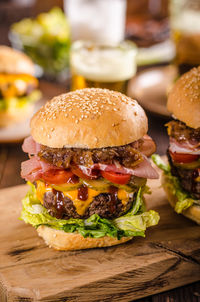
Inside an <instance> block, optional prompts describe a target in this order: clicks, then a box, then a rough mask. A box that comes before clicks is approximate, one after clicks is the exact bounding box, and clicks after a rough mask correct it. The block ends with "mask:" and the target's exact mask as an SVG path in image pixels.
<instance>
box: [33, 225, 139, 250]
mask: <svg viewBox="0 0 200 302" xmlns="http://www.w3.org/2000/svg"><path fill="white" fill-rule="evenodd" d="M37 232H38V235H39V236H40V237H42V238H43V239H44V241H45V243H46V244H47V245H48V246H49V247H52V248H54V249H56V250H65V251H70V250H82V249H89V248H96V247H105V246H112V245H117V244H121V243H124V242H126V241H128V240H131V239H132V238H133V237H122V238H121V239H120V240H118V239H117V238H113V237H109V236H104V237H101V238H89V237H87V238H84V237H83V236H82V235H80V234H78V233H66V232H64V231H60V230H55V229H52V228H50V227H47V226H45V225H41V226H39V227H38V228H37Z"/></svg>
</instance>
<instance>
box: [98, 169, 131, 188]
mask: <svg viewBox="0 0 200 302" xmlns="http://www.w3.org/2000/svg"><path fill="white" fill-rule="evenodd" d="M101 175H102V176H103V177H104V178H105V179H107V180H109V181H111V182H113V183H115V184H119V185H125V184H127V183H128V182H129V180H130V178H131V175H130V174H120V173H115V172H106V171H101Z"/></svg>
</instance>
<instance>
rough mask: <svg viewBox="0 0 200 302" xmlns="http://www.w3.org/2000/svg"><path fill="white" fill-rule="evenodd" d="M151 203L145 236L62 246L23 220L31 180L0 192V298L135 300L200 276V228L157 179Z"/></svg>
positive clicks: (7, 300) (8, 301) (86, 301)
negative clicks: (154, 220) (156, 219)
mask: <svg viewBox="0 0 200 302" xmlns="http://www.w3.org/2000/svg"><path fill="white" fill-rule="evenodd" d="M149 185H150V186H151V187H152V189H153V193H152V195H150V196H148V197H147V202H148V206H149V208H153V209H155V210H157V211H158V212H159V213H160V216H161V219H160V223H159V225H158V226H155V227H152V228H149V229H148V231H147V233H146V238H139V237H137V238H134V239H133V240H132V241H130V242H128V243H125V244H123V245H119V246H114V247H109V248H101V249H91V250H83V251H72V252H59V251H55V250H53V249H50V248H48V247H46V245H45V243H44V242H43V240H42V239H40V238H39V237H38V236H37V233H36V230H35V229H34V228H33V227H31V226H30V225H26V224H25V223H24V222H23V221H20V220H18V217H19V215H20V210H21V203H20V200H21V198H22V197H23V196H24V195H25V193H26V191H27V186H26V185H22V186H17V187H12V188H7V189H3V190H1V191H0V215H1V218H0V232H1V233H0V301H1V302H13V301H14V302H17V301H18V302H20V301H23V302H31V301H45V302H47V301H48V302H55V301H60V302H67V301H69V302H73V301H78V302H81V301H84V302H90V301H123V302H124V301H132V300H135V299H138V298H141V297H144V296H148V295H153V294H156V293H159V292H162V291H165V290H168V289H172V288H175V287H178V286H181V285H185V284H188V283H192V282H194V281H197V280H200V226H197V225H196V224H195V223H194V222H192V221H190V220H188V219H186V218H185V217H183V216H182V215H177V214H176V213H174V212H173V210H172V209H171V207H170V206H169V205H168V203H167V201H166V197H165V194H164V192H163V190H162V189H161V188H160V182H159V181H158V180H154V181H151V182H150V183H149Z"/></svg>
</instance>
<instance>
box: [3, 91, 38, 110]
mask: <svg viewBox="0 0 200 302" xmlns="http://www.w3.org/2000/svg"><path fill="white" fill-rule="evenodd" d="M40 98H41V92H40V90H37V89H35V90H33V91H32V92H31V93H30V94H29V95H26V96H21V97H10V98H4V99H0V110H2V111H3V110H5V111H7V110H8V111H11V110H15V109H16V108H23V107H25V106H27V105H28V104H30V103H35V102H37V101H38V100H39V99H40Z"/></svg>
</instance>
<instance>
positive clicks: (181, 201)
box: [152, 154, 198, 214]
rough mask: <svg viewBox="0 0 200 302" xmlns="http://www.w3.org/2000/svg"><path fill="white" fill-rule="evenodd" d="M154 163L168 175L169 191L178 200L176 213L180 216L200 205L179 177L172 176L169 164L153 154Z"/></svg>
mask: <svg viewBox="0 0 200 302" xmlns="http://www.w3.org/2000/svg"><path fill="white" fill-rule="evenodd" d="M152 160H153V162H154V163H155V164H156V165H157V166H158V167H159V168H160V169H161V170H163V172H164V173H165V174H166V175H167V177H168V179H169V182H168V183H167V186H168V188H169V190H170V191H171V192H172V194H174V195H175V196H176V198H177V202H176V205H175V208H174V209H175V211H176V212H177V213H178V214H179V213H182V212H183V211H184V210H186V209H188V208H189V207H191V206H192V205H193V204H194V203H198V201H197V200H195V199H194V198H192V196H191V195H190V193H188V192H186V191H185V190H184V189H183V188H182V186H181V184H180V181H179V179H178V177H176V176H173V175H172V174H171V168H170V165H169V164H165V163H164V162H163V161H162V159H161V158H160V156H159V155H157V154H153V155H152Z"/></svg>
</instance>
